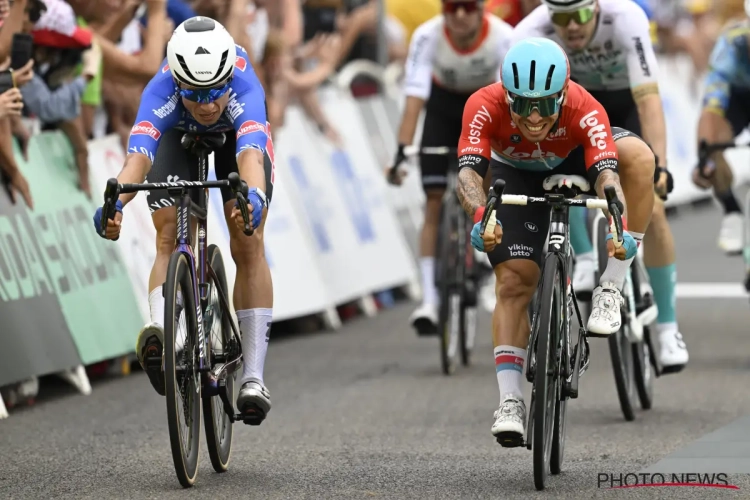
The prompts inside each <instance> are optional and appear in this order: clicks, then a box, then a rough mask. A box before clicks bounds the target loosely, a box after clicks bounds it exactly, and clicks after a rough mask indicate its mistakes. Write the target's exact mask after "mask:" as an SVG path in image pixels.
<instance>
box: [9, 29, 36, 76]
mask: <svg viewBox="0 0 750 500" xmlns="http://www.w3.org/2000/svg"><path fill="white" fill-rule="evenodd" d="M33 51H34V38H33V37H32V36H31V35H29V34H28V33H16V34H15V35H13V45H11V49H10V67H11V68H13V69H19V68H23V67H24V66H25V65H26V63H27V62H29V60H30V59H31V56H32V55H33Z"/></svg>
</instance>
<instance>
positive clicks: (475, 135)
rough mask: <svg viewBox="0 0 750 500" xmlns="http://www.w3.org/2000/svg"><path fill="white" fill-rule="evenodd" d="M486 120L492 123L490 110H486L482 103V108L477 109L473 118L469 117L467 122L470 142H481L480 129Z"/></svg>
mask: <svg viewBox="0 0 750 500" xmlns="http://www.w3.org/2000/svg"><path fill="white" fill-rule="evenodd" d="M487 122H490V123H492V117H491V116H490V112H489V111H487V108H485V107H484V105H482V108H481V109H479V110H477V112H476V114H475V115H474V118H472V119H471V123H469V142H470V143H472V144H479V143H480V142H481V139H480V137H481V135H482V129H483V128H484V124H485V123H487Z"/></svg>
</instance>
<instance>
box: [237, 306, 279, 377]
mask: <svg viewBox="0 0 750 500" xmlns="http://www.w3.org/2000/svg"><path fill="white" fill-rule="evenodd" d="M272 319H273V309H266V308H257V309H242V310H240V311H237V321H238V322H239V324H240V332H241V333H242V356H243V359H244V366H243V370H242V380H241V381H240V387H241V386H242V384H244V383H245V382H247V381H248V380H250V379H255V380H258V381H260V383H261V384H263V368H264V366H265V363H266V353H267V352H268V341H269V339H270V336H271V320H272Z"/></svg>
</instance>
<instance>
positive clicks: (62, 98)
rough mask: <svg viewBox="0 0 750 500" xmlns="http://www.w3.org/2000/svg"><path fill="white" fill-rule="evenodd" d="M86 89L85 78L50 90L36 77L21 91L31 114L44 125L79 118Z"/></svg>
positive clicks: (81, 77) (79, 78) (80, 77)
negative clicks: (82, 95)
mask: <svg viewBox="0 0 750 500" xmlns="http://www.w3.org/2000/svg"><path fill="white" fill-rule="evenodd" d="M84 88H86V79H85V78H84V77H83V76H79V77H78V78H76V79H75V80H73V81H72V82H69V83H66V84H63V85H61V86H60V87H58V88H57V89H55V90H50V89H49V87H47V84H46V83H44V80H42V78H41V77H40V76H38V75H34V77H33V78H32V79H31V81H30V82H29V83H27V84H26V85H25V86H24V87H23V89H21V93H22V94H23V102H24V104H25V105H26V107H27V108H28V109H29V111H31V113H33V114H34V115H36V116H37V118H39V120H41V121H42V122H44V123H55V122H59V121H65V120H72V119H73V118H75V117H76V116H78V114H79V112H80V110H81V94H83V89H84Z"/></svg>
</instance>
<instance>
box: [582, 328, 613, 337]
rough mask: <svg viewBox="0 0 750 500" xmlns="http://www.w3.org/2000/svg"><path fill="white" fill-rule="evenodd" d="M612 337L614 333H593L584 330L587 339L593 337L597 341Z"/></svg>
mask: <svg viewBox="0 0 750 500" xmlns="http://www.w3.org/2000/svg"><path fill="white" fill-rule="evenodd" d="M612 335H614V333H594V332H592V331H591V330H586V336H587V337H594V338H597V339H606V338H608V337H610V336H612Z"/></svg>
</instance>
